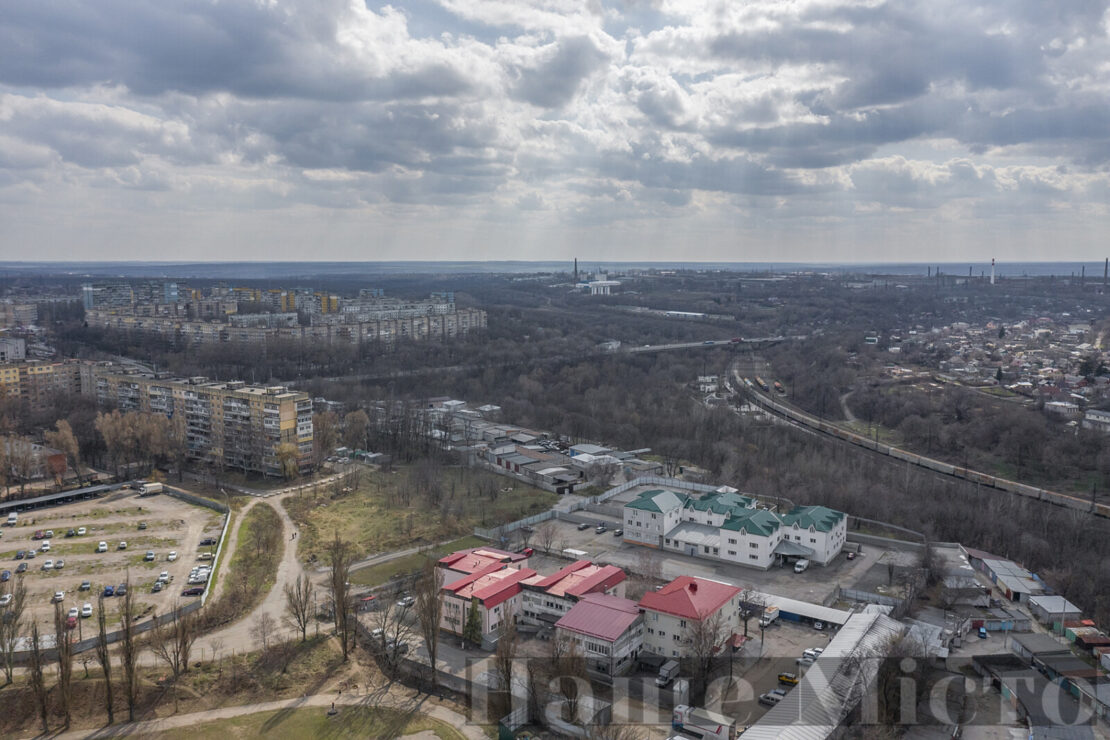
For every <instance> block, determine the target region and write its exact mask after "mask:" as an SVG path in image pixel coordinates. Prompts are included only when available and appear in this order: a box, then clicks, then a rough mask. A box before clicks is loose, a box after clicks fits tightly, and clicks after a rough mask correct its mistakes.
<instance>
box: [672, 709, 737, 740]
mask: <svg viewBox="0 0 1110 740" xmlns="http://www.w3.org/2000/svg"><path fill="white" fill-rule="evenodd" d="M671 727H672V728H674V729H676V730H679V731H681V732H683V733H684V734H686V735H690V736H691V737H697V738H701V739H702V740H736V720H734V719H733V718H731V717H726V716H725V715H723V714H719V713H717V712H711V711H710V710H708V709H703V708H701V707H691V706H689V705H686V704H679V705H678V706H676V707H675V708H674V713H673V714H672V715H671Z"/></svg>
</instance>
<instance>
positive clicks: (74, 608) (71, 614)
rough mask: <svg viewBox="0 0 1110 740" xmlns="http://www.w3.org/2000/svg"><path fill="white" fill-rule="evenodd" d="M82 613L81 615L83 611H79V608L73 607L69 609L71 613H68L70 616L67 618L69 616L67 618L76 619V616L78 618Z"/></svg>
mask: <svg viewBox="0 0 1110 740" xmlns="http://www.w3.org/2000/svg"><path fill="white" fill-rule="evenodd" d="M80 613H81V610H80V609H78V608H77V607H75V606H71V607H70V608H69V613H68V614H66V616H67V617H76V616H77V615H78V614H80Z"/></svg>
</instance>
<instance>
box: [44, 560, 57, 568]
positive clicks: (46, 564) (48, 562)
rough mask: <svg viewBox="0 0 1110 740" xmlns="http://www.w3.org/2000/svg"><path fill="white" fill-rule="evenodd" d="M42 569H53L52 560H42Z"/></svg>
mask: <svg viewBox="0 0 1110 740" xmlns="http://www.w3.org/2000/svg"><path fill="white" fill-rule="evenodd" d="M42 569H43V570H53V569H54V561H53V560H44V561H43V563H42Z"/></svg>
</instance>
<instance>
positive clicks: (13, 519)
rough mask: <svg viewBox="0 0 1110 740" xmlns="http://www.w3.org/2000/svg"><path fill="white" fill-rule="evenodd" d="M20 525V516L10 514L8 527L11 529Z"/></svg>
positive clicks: (13, 513)
mask: <svg viewBox="0 0 1110 740" xmlns="http://www.w3.org/2000/svg"><path fill="white" fill-rule="evenodd" d="M18 523H19V514H16V513H15V512H14V511H13V512H12V513H11V514H8V526H9V527H14V526H15V525H16V524H18Z"/></svg>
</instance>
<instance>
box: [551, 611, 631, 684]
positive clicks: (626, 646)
mask: <svg viewBox="0 0 1110 740" xmlns="http://www.w3.org/2000/svg"><path fill="white" fill-rule="evenodd" d="M555 636H556V638H569V639H572V640H574V641H575V642H576V643H577V644H578V647H579V652H580V653H581V655H582V656H583V657H585V659H586V666H587V668H589V669H590V670H592V671H596V672H598V673H602V674H604V675H607V676H621V675H624V674H625V673H628V671H629V670H631V669H632V666H633V665H634V664H635V663H636V658H637V656H639V654H640V650H641V649H643V644H644V616H643V614H642V613H641V611H640V607H639V606H637V604H636V602H635V601H629V600H628V599H624V598H621V597H618V596H611V595H607V594H596V593H594V594H586V595H585V596H583V597H582V598H581V599H580V600H579V601H578V602H577V603H576V604H575V605H574V607H573V608H572V609H571V610H570V611H569V612H567V613H566V615H564V616H563V617H562V618H561V619H560V620H559V621H558V622H556V623H555Z"/></svg>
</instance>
